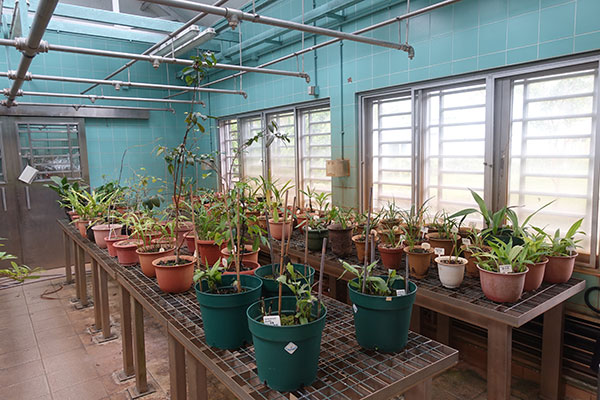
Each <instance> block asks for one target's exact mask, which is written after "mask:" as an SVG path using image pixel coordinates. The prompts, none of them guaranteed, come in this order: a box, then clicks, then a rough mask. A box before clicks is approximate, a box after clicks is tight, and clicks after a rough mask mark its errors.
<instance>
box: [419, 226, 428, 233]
mask: <svg viewBox="0 0 600 400" xmlns="http://www.w3.org/2000/svg"><path fill="white" fill-rule="evenodd" d="M428 232H429V228H428V227H426V226H424V227H422V228H421V233H428Z"/></svg>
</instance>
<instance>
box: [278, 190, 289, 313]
mask: <svg viewBox="0 0 600 400" xmlns="http://www.w3.org/2000/svg"><path fill="white" fill-rule="evenodd" d="M287 202H288V192H287V191H286V192H285V204H284V205H283V223H282V225H281V226H282V228H281V249H280V252H279V253H280V258H279V276H282V275H283V250H284V249H285V222H286V219H287ZM282 294H283V285H282V283H281V282H279V296H278V300H277V305H278V309H277V312H278V314H279V318H280V319H281V296H282Z"/></svg>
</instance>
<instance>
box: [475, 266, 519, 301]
mask: <svg viewBox="0 0 600 400" xmlns="http://www.w3.org/2000/svg"><path fill="white" fill-rule="evenodd" d="M477 268H479V280H480V282H481V290H483V294H485V297H487V298H488V299H490V300H492V301H495V302H497V303H514V302H516V301H518V300H519V299H520V298H521V295H522V294H523V287H524V286H525V275H526V274H527V270H526V271H525V272H515V273H509V274H501V273H500V272H494V271H488V270H486V269H483V268H481V267H479V266H477Z"/></svg>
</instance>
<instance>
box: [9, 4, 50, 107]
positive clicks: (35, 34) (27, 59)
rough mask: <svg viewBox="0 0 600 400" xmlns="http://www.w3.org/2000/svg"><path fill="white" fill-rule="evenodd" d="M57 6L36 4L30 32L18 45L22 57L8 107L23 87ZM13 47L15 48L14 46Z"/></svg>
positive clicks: (11, 89)
mask: <svg viewBox="0 0 600 400" xmlns="http://www.w3.org/2000/svg"><path fill="white" fill-rule="evenodd" d="M57 4H58V0H41V1H40V3H39V4H38V8H37V10H36V12H35V17H34V18H33V23H32V24H31V30H30V31H29V37H28V38H27V39H26V41H25V43H23V42H21V45H20V46H21V48H20V50H21V51H22V53H23V55H22V56H21V62H20V63H19V67H18V68H17V79H15V81H14V83H13V85H12V87H11V88H10V91H9V93H8V99H7V100H6V105H7V106H10V105H11V104H12V103H13V101H14V100H15V97H17V93H18V92H19V90H20V89H21V86H22V85H23V80H24V79H25V74H26V73H27V71H28V70H29V66H30V65H31V62H32V61H33V57H35V56H36V55H37V53H38V51H39V47H40V42H41V41H42V36H44V32H46V28H47V27H48V23H49V22H50V18H52V14H53V13H54V9H55V8H56V5H57ZM22 18H23V19H24V20H27V15H23V16H22ZM15 47H17V46H16V45H15Z"/></svg>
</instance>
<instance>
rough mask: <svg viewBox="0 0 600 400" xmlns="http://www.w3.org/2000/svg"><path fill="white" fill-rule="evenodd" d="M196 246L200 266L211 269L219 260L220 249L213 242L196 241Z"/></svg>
mask: <svg viewBox="0 0 600 400" xmlns="http://www.w3.org/2000/svg"><path fill="white" fill-rule="evenodd" d="M196 246H198V255H199V257H200V264H201V265H202V266H207V265H208V266H209V267H212V266H213V265H215V263H216V262H217V261H218V260H220V259H221V256H222V255H221V248H222V246H219V245H218V244H216V243H215V241H214V240H200V239H198V240H196Z"/></svg>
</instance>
